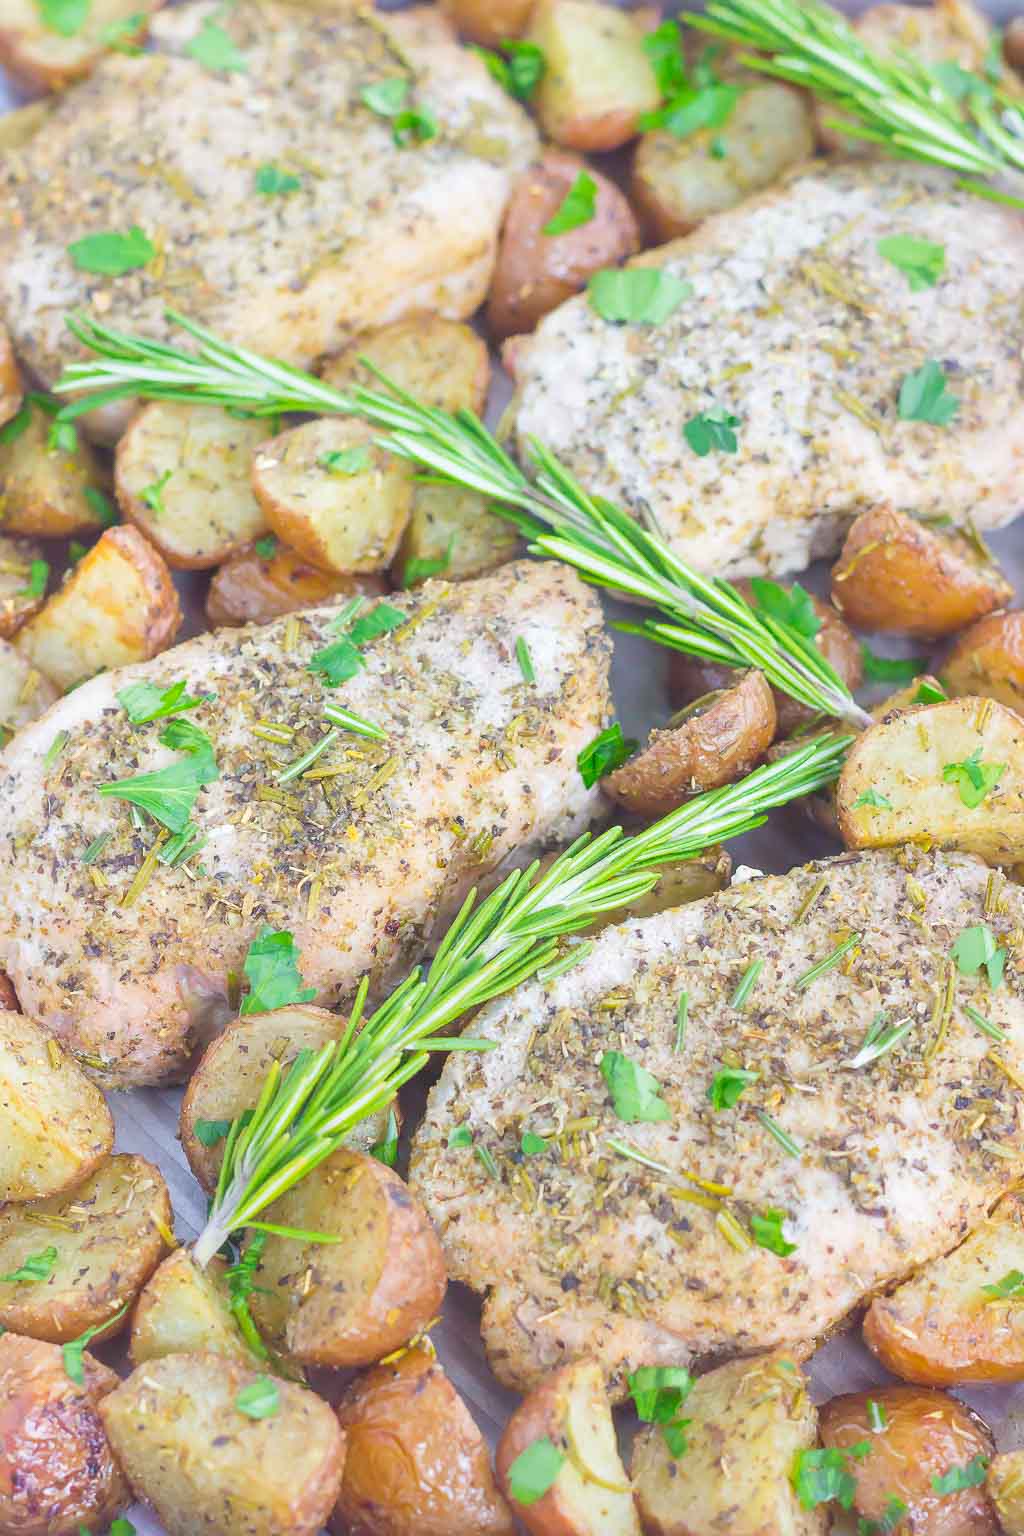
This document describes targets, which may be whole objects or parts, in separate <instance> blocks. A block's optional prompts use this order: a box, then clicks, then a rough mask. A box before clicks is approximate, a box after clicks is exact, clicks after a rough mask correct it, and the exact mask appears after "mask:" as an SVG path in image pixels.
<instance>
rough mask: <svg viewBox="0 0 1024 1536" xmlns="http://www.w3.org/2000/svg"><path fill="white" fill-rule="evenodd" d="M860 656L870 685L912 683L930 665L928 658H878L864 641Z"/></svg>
mask: <svg viewBox="0 0 1024 1536" xmlns="http://www.w3.org/2000/svg"><path fill="white" fill-rule="evenodd" d="M860 654H861V660H862V661H863V663H864V677H865V679H866V680H867V681H868V682H869V683H912V682H913V681H914V678H915V677H917V676H919V674H920V673H922V672H923V671H924V669H925V667H926V666H927V665H928V658H927V657H926V656H876V655H875V653H874V651H873V650H872V649H871V647H870V646H869V645H865V644H864V642H863V641H861V646H860ZM921 702H924V701H923V700H922V701H921ZM928 702H931V701H928Z"/></svg>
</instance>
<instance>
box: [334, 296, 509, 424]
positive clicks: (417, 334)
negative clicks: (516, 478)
mask: <svg viewBox="0 0 1024 1536" xmlns="http://www.w3.org/2000/svg"><path fill="white" fill-rule="evenodd" d="M364 357H366V358H368V359H369V361H370V362H371V363H372V364H373V365H374V367H375V368H379V369H380V371H381V373H386V374H387V376H388V378H390V379H391V380H393V382H394V383H395V384H397V385H399V387H400V388H401V389H404V390H407V391H408V393H409V394H410V395H415V397H416V399H417V400H418V401H419V402H420V404H421V405H432V406H436V407H437V409H438V410H442V411H452V412H454V411H457V410H460V409H461V408H463V407H465V408H466V410H469V411H475V412H476V414H477V415H478V416H479V415H481V414H482V412H483V408H484V404H485V402H486V400H487V390H488V388H489V386H490V382H491V360H490V357H489V356H488V353H487V344H486V342H485V341H484V339H483V337H482V336H478V335H477V333H476V331H474V330H471V328H470V327H469V326H468V325H464V324H463V323H462V321H460V320H446V319H445V318H444V316H443V315H410V316H409V318H408V319H407V320H396V321H395V322H394V323H393V324H392V325H383V326H381V327H380V329H379V330H376V331H367V332H365V333H364V334H363V335H361V336H357V337H356V338H355V340H354V341H352V342H350V343H349V345H348V346H347V347H346V348H345V350H344V351H343V352H339V353H338V355H337V356H336V357H330V358H328V359H327V361H326V363H325V364H324V366H323V368H322V369H321V377H322V379H323V381H324V383H325V384H329V385H330V386H331V387H332V389H340V390H346V389H351V388H352V387H353V386H354V385H356V384H361V385H362V386H363V388H364V389H381V388H383V386H382V384H381V381H380V379H379V378H378V377H377V376H376V374H374V373H372V372H371V370H370V369H369V368H367V367H366V366H365V364H364V363H363V362H362V361H361V359H362V358H364Z"/></svg>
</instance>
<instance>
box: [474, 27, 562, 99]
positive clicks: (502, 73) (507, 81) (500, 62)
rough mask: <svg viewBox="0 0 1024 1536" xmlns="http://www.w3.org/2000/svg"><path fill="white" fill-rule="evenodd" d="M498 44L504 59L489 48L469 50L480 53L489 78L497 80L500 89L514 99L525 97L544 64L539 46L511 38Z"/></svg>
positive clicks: (540, 74) (541, 78)
mask: <svg viewBox="0 0 1024 1536" xmlns="http://www.w3.org/2000/svg"><path fill="white" fill-rule="evenodd" d="M501 48H502V52H503V53H505V54H506V55H507V57H506V58H504V59H503V58H502V57H501V54H499V53H492V52H491V50H490V49H489V48H474V49H473V52H474V53H478V54H479V55H480V57H481V58H482V59H483V61H484V63H485V64H486V65H487V68H488V70H489V72H490V74H491V77H492V79H494V80H497V82H498V84H499V85H500V86H501V88H502V90H504V91H508V93H509V95H510V96H514V97H515V98H516V100H517V101H529V99H530V97H531V96H532V95H533V93H534V91H535V90H536V89H537V87H538V85H539V84H540V82H541V80H543V78H544V72H545V70H546V69H547V67H548V66H547V59H546V58H545V57H544V51H543V49H542V48H539V47H538V45H537V44H536V43H521V42H514V41H512V40H511V39H507V40H506V41H505V42H503V43H502V45H501Z"/></svg>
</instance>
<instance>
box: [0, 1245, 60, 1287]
mask: <svg viewBox="0 0 1024 1536" xmlns="http://www.w3.org/2000/svg"><path fill="white" fill-rule="evenodd" d="M56 1264H57V1250H56V1248H44V1249H43V1250H42V1252H41V1253H32V1254H29V1256H28V1258H27V1259H26V1260H25V1262H24V1264H19V1266H18V1268H17V1269H12V1270H11V1271H10V1273H9V1274H6V1275H0V1285H22V1284H25V1283H33V1284H35V1283H36V1282H38V1281H40V1280H49V1278H50V1276H51V1275H52V1274H53V1271H54V1269H55V1267H56Z"/></svg>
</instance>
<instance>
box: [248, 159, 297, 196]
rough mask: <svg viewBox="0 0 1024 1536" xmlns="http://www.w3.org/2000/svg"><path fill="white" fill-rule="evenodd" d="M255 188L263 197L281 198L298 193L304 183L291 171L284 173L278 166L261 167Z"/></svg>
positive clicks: (254, 183) (254, 184)
mask: <svg viewBox="0 0 1024 1536" xmlns="http://www.w3.org/2000/svg"><path fill="white" fill-rule="evenodd" d="M253 186H254V188H255V190H256V191H257V192H258V193H259V194H260V196H261V197H280V196H282V195H283V194H285V193H288V192H298V191H299V189H300V188H301V186H302V182H301V180H300V178H299V177H298V176H294V175H292V173H291V171H282V170H281V169H280V168H279V167H278V166H276V165H269V164H267V165H261V166H260V168H259V170H258V171H257V172H256V175H255V177H254V178H253Z"/></svg>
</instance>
